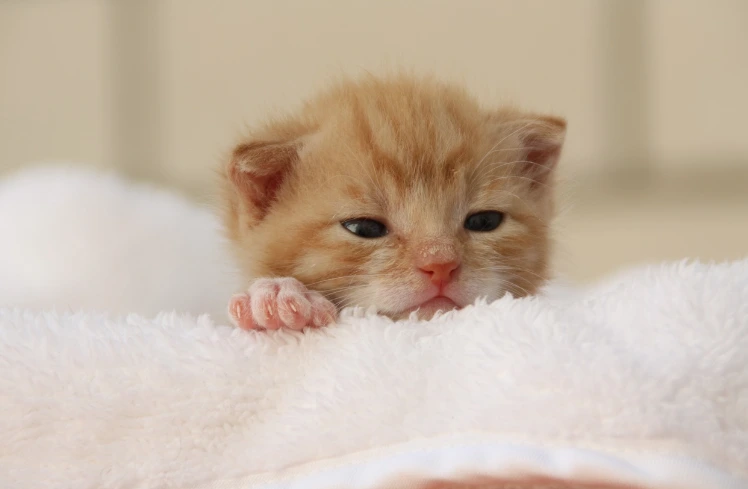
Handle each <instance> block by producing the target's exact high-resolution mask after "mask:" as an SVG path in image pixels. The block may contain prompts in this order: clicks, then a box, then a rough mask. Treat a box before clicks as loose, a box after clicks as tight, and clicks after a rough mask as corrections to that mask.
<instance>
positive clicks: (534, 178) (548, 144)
mask: <svg viewBox="0 0 748 489" xmlns="http://www.w3.org/2000/svg"><path fill="white" fill-rule="evenodd" d="M514 130H515V131H517V132H516V134H517V136H518V137H519V144H520V147H521V148H524V149H523V152H522V155H521V159H522V161H521V162H520V166H519V170H520V172H521V173H522V175H523V176H524V177H526V178H529V179H530V185H531V186H532V187H533V188H538V187H544V186H545V185H547V183H548V181H549V179H550V176H551V174H552V172H553V170H554V169H555V168H556V164H557V163H558V160H559V157H560V156H561V149H562V148H563V145H564V139H565V137H566V120H564V119H562V118H559V117H553V116H535V117H533V118H523V119H522V120H519V121H517V123H516V125H515V129H514Z"/></svg>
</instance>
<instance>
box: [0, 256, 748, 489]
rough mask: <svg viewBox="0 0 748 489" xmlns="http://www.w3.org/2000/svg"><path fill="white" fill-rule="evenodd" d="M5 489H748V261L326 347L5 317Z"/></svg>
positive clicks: (385, 328)
mask: <svg viewBox="0 0 748 489" xmlns="http://www.w3.org/2000/svg"><path fill="white" fill-rule="evenodd" d="M0 411H1V415H0V440H2V441H0V487H2V488H4V489H31V488H34V489H44V488H71V489H72V488H76V489H84V488H91V489H93V488H113V489H125V488H127V489H130V488H154V489H155V488H159V489H160V488H182V489H191V488H194V489H210V488H216V489H217V488H223V489H234V488H236V489H239V488H242V489H244V488H297V487H298V488H320V489H322V488H324V489H331V488H352V489H383V488H409V489H413V488H437V487H439V488H440V487H447V486H449V487H504V488H510V487H514V488H520V487H521V488H530V487H533V488H540V487H543V488H562V487H579V488H582V487H586V488H589V487H595V488H646V489H655V488H656V489H719V488H735V489H737V488H746V487H748V260H745V261H740V262H734V263H725V264H699V263H675V264H667V265H661V266H656V267H647V268H644V269H640V270H637V271H634V272H631V273H629V274H627V275H625V276H621V277H620V278H618V279H613V280H610V281H608V282H606V283H605V284H600V285H598V286H595V287H592V288H590V289H588V290H584V291H578V292H576V293H573V294H563V295H559V296H555V295H553V294H549V295H548V296H547V297H542V298H527V299H521V300H515V299H512V298H510V297H505V298H503V299H501V300H499V301H497V302H495V303H493V304H490V305H486V304H478V305H476V306H473V307H469V308H467V309H465V310H462V311H458V312H455V313H450V314H448V315H446V316H442V317H440V318H437V319H436V320H433V321H431V322H418V321H415V320H413V321H406V322H401V323H392V322H390V321H388V320H387V319H384V318H381V317H377V316H373V315H368V314H365V313H363V312H361V311H351V312H350V313H349V314H347V315H346V316H345V317H344V318H343V319H342V320H341V322H340V324H338V325H336V326H334V327H329V328H326V329H323V330H318V331H308V332H305V333H289V332H276V333H273V334H268V333H259V332H245V331H239V330H236V329H232V328H230V327H227V326H222V325H217V324H214V323H213V322H212V321H211V320H210V319H209V317H207V316H203V317H197V318H195V317H193V316H186V315H178V314H162V315H160V316H157V317H155V318H154V319H146V318H144V317H141V316H135V315H130V316H126V317H120V318H116V317H111V318H108V317H106V316H104V315H97V314H87V313H77V314H76V313H66V314H63V313H60V314H57V313H53V312H46V313H32V312H24V311H22V310H17V309H3V310H0Z"/></svg>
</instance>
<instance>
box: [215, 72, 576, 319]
mask: <svg viewBox="0 0 748 489" xmlns="http://www.w3.org/2000/svg"><path fill="white" fill-rule="evenodd" d="M565 127H566V123H565V121H564V120H563V119H559V118H556V117H550V116H539V115H536V114H531V113H525V112H521V111H518V110H515V109H509V108H501V109H496V110H486V109H483V108H481V107H479V106H478V104H477V103H476V102H475V101H474V100H473V99H472V98H471V97H470V96H469V95H467V94H466V93H465V92H464V91H463V90H461V89H459V88H456V87H453V86H450V85H446V84H442V83H439V82H436V81H434V80H430V79H414V78H410V77H405V76H403V77H394V78H387V79H379V78H374V77H367V78H364V79H360V80H356V81H347V82H344V83H341V84H339V85H337V86H335V87H333V88H332V89H330V90H328V91H327V92H325V93H322V94H321V95H319V96H318V97H316V98H315V99H313V100H312V101H310V102H309V103H307V104H306V105H305V106H304V107H303V109H302V110H301V111H300V112H299V113H297V114H295V115H293V116H291V117H286V118H283V119H279V120H276V121H273V122H271V123H269V124H267V125H265V126H264V127H262V128H260V129H258V130H256V131H254V132H253V133H252V134H250V136H249V137H248V138H247V139H246V140H245V141H244V142H242V143H241V144H239V145H238V146H237V147H236V148H235V150H234V152H233V155H232V157H231V159H230V161H229V162H228V164H227V165H226V167H225V171H224V172H223V177H224V179H223V180H224V185H223V188H224V199H225V210H226V212H225V224H226V229H227V232H228V236H229V238H230V239H231V241H232V243H233V244H234V245H235V250H236V254H237V256H238V258H239V263H240V266H241V268H242V271H243V272H244V273H245V275H246V278H247V283H248V285H249V290H248V292H247V293H244V294H238V295H236V296H234V297H233V298H232V299H231V301H230V304H229V314H230V315H231V317H232V319H233V320H234V321H235V322H236V324H237V325H239V326H241V327H243V328H248V329H249V328H259V329H278V328H281V327H288V328H292V329H301V328H304V327H307V326H323V325H326V324H328V323H332V322H334V320H335V318H336V316H337V311H338V310H339V309H340V308H342V307H346V306H364V307H368V306H376V308H377V309H378V310H379V312H380V313H382V314H385V315H388V316H390V317H392V318H396V319H397V318H403V317H407V316H408V315H409V314H410V313H411V312H413V311H417V312H418V315H419V317H421V318H430V317H431V316H432V315H433V314H434V313H435V312H436V311H437V310H449V309H454V308H460V307H463V306H465V305H468V304H471V303H472V302H474V301H475V299H476V298H478V297H483V298H486V299H488V300H489V301H490V300H495V299H497V298H499V297H501V296H502V295H504V294H505V293H506V292H510V293H512V294H513V295H514V296H525V295H528V294H533V293H535V292H536V291H537V289H538V287H539V286H541V285H542V284H543V282H544V281H545V279H546V277H547V274H548V258H549V248H550V240H549V221H550V220H551V218H552V217H553V203H552V193H553V192H552V190H553V188H552V178H551V177H552V174H553V169H554V167H555V165H556V162H557V161H558V157H559V154H560V152H561V147H562V145H563V140H564V134H565Z"/></svg>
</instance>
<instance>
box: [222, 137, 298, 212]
mask: <svg viewBox="0 0 748 489" xmlns="http://www.w3.org/2000/svg"><path fill="white" fill-rule="evenodd" d="M299 149H300V144H299V143H298V142H296V141H290V142H266V141H250V142H246V143H242V144H240V145H238V146H237V147H236V148H234V151H233V153H232V154H231V159H230V160H229V164H228V168H227V177H228V180H229V181H230V182H231V185H232V186H233V188H234V190H235V191H236V193H237V194H238V196H239V198H240V199H241V201H242V203H243V204H244V207H245V210H246V211H247V212H248V213H249V214H250V215H251V216H252V217H253V218H254V219H255V220H256V221H259V220H261V219H262V218H263V217H265V215H266V214H267V212H268V210H269V209H270V206H271V205H272V204H273V202H274V201H275V199H276V197H277V194H278V191H279V190H280V188H281V185H282V184H283V182H284V180H285V179H286V177H287V176H288V174H289V172H290V170H291V168H292V167H293V165H294V163H295V162H296V161H297V160H298V159H299Z"/></svg>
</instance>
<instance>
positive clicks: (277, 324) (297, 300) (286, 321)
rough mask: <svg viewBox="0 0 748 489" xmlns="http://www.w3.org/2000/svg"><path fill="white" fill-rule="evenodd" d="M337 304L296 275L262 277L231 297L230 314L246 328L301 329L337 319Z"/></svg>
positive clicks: (324, 324)
mask: <svg viewBox="0 0 748 489" xmlns="http://www.w3.org/2000/svg"><path fill="white" fill-rule="evenodd" d="M337 314H338V311H337V308H336V307H335V304H333V303H332V302H330V301H329V300H327V299H325V297H324V296H323V295H322V294H320V293H319V292H315V291H312V290H309V289H307V288H306V287H305V286H304V284H302V283H301V282H299V281H298V280H296V279H295V278H290V277H289V278H261V279H257V280H255V281H254V282H253V283H252V285H250V287H249V290H248V291H247V293H246V294H237V295H235V296H233V297H232V298H231V300H230V301H229V316H230V317H231V319H232V320H233V322H234V324H236V325H237V326H239V327H240V328H243V329H280V328H289V329H295V330H301V329H303V328H308V327H315V328H317V327H321V326H327V325H328V324H331V323H333V322H334V321H335V318H336V317H337Z"/></svg>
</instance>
